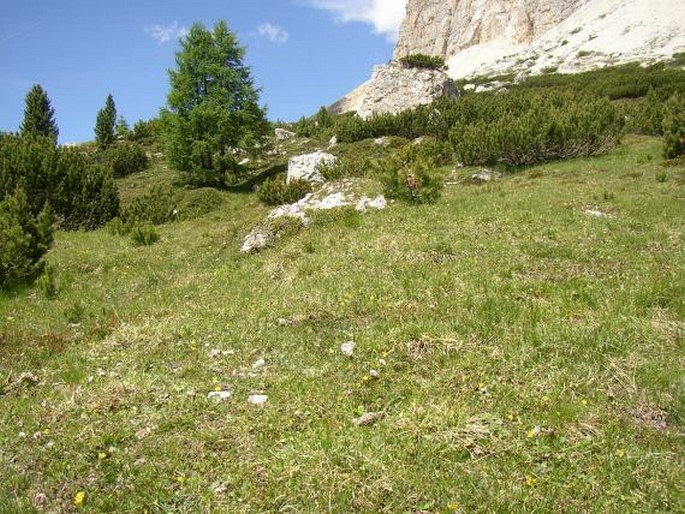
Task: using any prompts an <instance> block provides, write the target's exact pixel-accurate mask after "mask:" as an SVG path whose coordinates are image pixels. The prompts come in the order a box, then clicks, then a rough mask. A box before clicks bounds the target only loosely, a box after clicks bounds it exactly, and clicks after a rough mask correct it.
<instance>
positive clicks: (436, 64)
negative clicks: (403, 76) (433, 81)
mask: <svg viewBox="0 0 685 514" xmlns="http://www.w3.org/2000/svg"><path fill="white" fill-rule="evenodd" d="M400 63H401V64H403V65H404V66H407V67H408V68H424V69H430V70H445V69H447V65H446V64H445V59H443V58H442V57H440V56H437V55H426V54H411V55H406V56H404V57H401V58H400Z"/></svg>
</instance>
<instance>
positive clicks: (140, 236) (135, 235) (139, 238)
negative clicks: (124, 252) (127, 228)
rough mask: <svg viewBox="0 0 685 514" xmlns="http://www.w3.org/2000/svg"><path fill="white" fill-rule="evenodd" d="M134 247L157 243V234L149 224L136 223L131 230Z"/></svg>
mask: <svg viewBox="0 0 685 514" xmlns="http://www.w3.org/2000/svg"><path fill="white" fill-rule="evenodd" d="M131 241H132V242H133V244H134V246H150V245H153V244H155V243H156V242H157V241H159V233H158V232H157V230H155V227H154V225H152V224H151V223H139V224H138V223H137V224H135V225H133V227H132V228H131Z"/></svg>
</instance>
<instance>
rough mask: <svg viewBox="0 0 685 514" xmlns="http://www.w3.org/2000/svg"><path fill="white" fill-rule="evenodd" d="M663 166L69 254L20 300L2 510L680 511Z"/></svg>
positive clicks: (215, 214) (598, 167)
mask: <svg viewBox="0 0 685 514" xmlns="http://www.w3.org/2000/svg"><path fill="white" fill-rule="evenodd" d="M660 155H661V148H660V142H659V141H658V140H656V139H652V138H631V139H629V140H628V141H627V142H626V143H625V144H624V145H623V146H621V147H620V148H618V149H617V150H615V151H613V152H611V153H609V154H607V155H605V156H601V157H594V158H587V159H580V160H574V161H567V162H557V163H550V164H547V165H544V166H537V167H534V168H530V169H527V170H525V171H522V172H519V173H516V174H511V175H506V176H505V178H504V179H502V180H501V181H498V182H496V183H494V184H488V185H484V186H476V185H471V184H470V183H469V181H468V180H467V177H468V176H469V175H470V174H471V173H472V172H473V170H470V169H463V170H457V171H456V172H454V174H453V176H452V178H451V179H450V182H455V183H456V184H455V185H450V186H447V188H446V189H445V191H444V194H443V197H442V199H441V200H440V201H439V202H438V203H437V204H435V205H428V206H418V207H412V206H406V205H404V204H400V203H397V204H393V205H391V206H390V208H388V209H386V210H385V211H382V212H377V213H369V214H365V215H363V216H359V215H354V216H340V217H336V216H327V217H325V218H326V220H327V221H325V222H321V223H315V224H314V225H313V226H312V227H310V228H309V229H306V230H302V231H299V232H297V233H295V234H293V235H291V236H290V237H287V238H284V239H283V240H281V241H280V242H278V243H277V244H276V245H275V247H273V248H270V249H268V250H266V251H264V252H262V253H260V254H257V255H253V256H244V255H240V254H239V252H238V248H239V246H240V242H241V239H242V237H243V236H244V235H245V234H246V233H247V232H248V231H249V230H250V228H251V227H252V226H253V225H254V224H256V223H257V222H259V221H260V220H262V219H263V218H264V216H265V214H266V212H267V208H266V207H264V206H262V205H260V203H259V202H258V201H257V200H256V195H238V194H231V193H222V195H224V197H225V198H224V201H223V202H222V203H221V205H220V206H219V207H218V208H217V209H216V210H214V211H212V212H211V213H209V214H207V215H205V216H203V217H200V218H197V219H194V220H190V221H179V222H174V223H169V224H166V225H162V226H159V227H157V231H158V232H159V233H160V235H161V240H160V241H159V242H157V243H156V244H154V245H152V246H149V247H134V246H133V245H132V244H131V242H130V241H129V239H128V238H126V237H121V236H115V235H112V234H110V233H109V232H108V231H107V230H99V231H95V232H87V233H84V232H76V233H59V234H58V235H57V240H56V244H55V246H54V248H53V249H52V250H50V252H49V254H48V256H47V260H48V262H49V263H50V264H51V266H52V268H53V276H54V281H55V285H56V288H57V292H56V294H55V295H53V296H54V297H53V298H50V295H48V294H46V293H44V289H42V288H41V287H40V286H39V285H38V284H36V285H34V286H30V287H26V288H24V289H21V290H18V291H14V292H11V293H4V294H3V295H2V296H0V320H1V321H0V390H1V391H2V392H0V477H2V480H0V512H31V511H32V509H33V504H34V499H35V497H36V495H37V494H39V493H42V494H45V495H46V496H47V504H46V505H47V510H49V511H55V512H57V511H58V512H70V511H82V512H107V511H110V512H145V511H147V512H188V513H191V512H192V513H194V512H246V513H247V512H278V511H285V512H288V511H290V512H392V513H395V512H422V511H426V512H441V513H443V512H444V513H446V512H455V511H456V512H493V511H501V512H532V511H538V512H626V511H630V512H665V511H673V512H679V511H680V512H682V511H683V510H685V499H684V497H683V482H682V476H683V472H684V471H685V470H684V469H683V468H684V463H685V462H684V460H685V459H684V455H683V437H682V433H683V423H684V421H685V402H684V398H685V382H684V380H683V373H682V369H683V337H684V334H685V266H684V264H685V240H684V239H685V189H684V188H685V165H683V163H676V164H675V165H672V166H668V167H664V166H662V164H663V161H662V159H661V156H660ZM146 173H148V174H151V175H154V177H155V180H153V182H156V183H163V182H164V181H167V182H171V181H172V180H173V174H172V173H171V172H170V171H169V170H164V168H163V167H162V166H159V167H156V168H154V170H152V171H151V172H146ZM664 174H665V175H664ZM662 176H664V177H665V178H664V179H663V180H662V179H661V178H657V177H662ZM120 188H121V190H122V191H123V192H125V195H124V196H125V198H130V197H134V196H136V195H137V194H139V193H140V191H141V189H144V188H145V182H144V181H143V180H142V177H141V176H133V177H128V178H126V179H124V180H123V181H122V182H121V183H120ZM588 209H594V210H599V211H601V212H604V213H606V214H608V216H607V217H604V218H596V217H592V216H589V215H588V214H586V212H585V211H586V210H588ZM279 318H286V319H288V320H290V321H291V322H292V324H290V325H287V326H282V325H281V324H279V322H278V320H279ZM348 340H354V341H355V342H356V343H357V346H356V350H355V354H354V356H353V357H352V358H348V357H345V356H343V355H342V354H341V353H340V350H339V347H340V345H341V344H342V343H343V342H345V341H348ZM213 350H221V351H224V352H227V353H226V354H224V355H220V356H218V357H217V356H213V353H212V351H213ZM229 350H230V351H231V352H232V353H231V352H229ZM259 358H264V359H265V360H266V367H264V368H262V369H261V370H257V371H254V370H253V369H252V363H254V362H255V361H256V360H257V359H259ZM380 359H382V360H383V361H384V362H385V364H382V363H381V362H380ZM371 369H375V370H377V371H378V372H379V374H380V378H378V379H371V378H369V371H370V370H371ZM27 371H30V372H32V373H34V374H35V375H36V377H37V378H38V379H39V383H38V384H37V385H34V386H31V385H29V384H17V382H16V381H17V379H18V377H19V375H20V374H21V373H22V372H27ZM217 388H223V389H229V390H231V391H232V392H233V397H232V399H230V400H229V401H227V402H223V403H214V402H212V401H209V400H207V394H208V392H210V391H213V390H215V389H217ZM253 393H265V394H268V396H269V400H268V402H267V404H266V405H265V406H263V407H256V406H252V405H249V404H248V403H247V401H246V400H247V397H248V395H250V394H253ZM377 411H383V412H384V413H385V417H384V418H383V419H382V420H380V421H378V422H377V423H375V424H373V425H370V426H363V427H355V426H354V425H353V424H352V419H353V418H356V417H358V416H359V415H360V413H361V412H377ZM536 427H538V428H537V429H536ZM38 432H40V434H41V436H40V438H36V439H34V437H33V436H34V434H36V433H38ZM20 433H23V434H24V435H25V437H21V436H20ZM80 491H82V492H84V493H85V497H84V501H83V503H82V504H81V505H80V506H76V505H75V503H74V498H75V495H76V494H77V493H78V492H80Z"/></svg>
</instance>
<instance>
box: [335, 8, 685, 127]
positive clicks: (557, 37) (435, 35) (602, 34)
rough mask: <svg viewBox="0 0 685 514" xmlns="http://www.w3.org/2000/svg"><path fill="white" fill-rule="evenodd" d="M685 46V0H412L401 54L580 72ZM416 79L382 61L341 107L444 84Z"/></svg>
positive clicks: (417, 99) (462, 65) (408, 100)
mask: <svg viewBox="0 0 685 514" xmlns="http://www.w3.org/2000/svg"><path fill="white" fill-rule="evenodd" d="M397 1H402V0H397ZM684 51H685V0H407V15H406V17H405V19H404V22H403V23H402V26H401V27H400V33H399V40H398V42H397V46H396V48H395V53H394V58H395V59H398V58H400V57H403V56H406V55H409V54H415V53H421V54H428V55H435V56H440V57H443V58H444V59H445V61H446V62H447V64H448V66H449V69H448V74H449V76H450V77H451V78H453V79H457V78H468V77H473V76H476V75H485V76H493V75H499V74H502V73H511V72H514V73H518V74H524V75H525V74H529V73H540V72H543V71H548V70H557V71H559V72H562V73H572V72H578V71H585V70H590V69H594V68H599V67H603V66H608V65H614V64H621V63H625V62H631V61H640V62H643V63H651V62H654V61H659V60H663V59H666V58H670V57H671V56H672V55H673V54H675V53H679V52H684ZM443 79H444V77H443V78H441V79H440V80H443ZM412 80H414V78H412V76H411V75H409V74H407V73H405V72H402V71H401V69H400V68H398V67H397V66H396V65H394V64H390V65H387V66H384V67H380V68H377V70H376V71H375V72H374V77H373V78H372V79H371V80H369V81H368V82H366V83H365V84H363V85H362V86H360V87H359V88H357V89H356V90H355V91H353V92H352V93H350V94H349V95H347V96H346V97H345V98H343V99H342V100H340V101H339V102H337V103H336V104H334V106H333V110H335V111H336V112H344V111H348V110H356V111H358V112H360V113H364V115H367V116H368V115H369V113H370V112H396V111H397V110H401V109H404V108H408V107H413V106H414V105H417V104H420V103H427V102H429V101H430V99H431V98H432V97H434V96H435V95H436V94H439V91H440V90H441V87H442V86H440V85H435V87H434V85H433V83H431V82H430V81H426V82H423V78H421V82H423V84H424V85H426V86H429V87H426V88H422V87H419V85H417V87H414V85H413V84H412ZM432 80H437V77H434V78H433V79H432ZM442 84H443V85H444V82H443V83H442ZM424 92H425V94H424Z"/></svg>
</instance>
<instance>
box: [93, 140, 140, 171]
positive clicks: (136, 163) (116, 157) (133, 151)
mask: <svg viewBox="0 0 685 514" xmlns="http://www.w3.org/2000/svg"><path fill="white" fill-rule="evenodd" d="M98 160H99V161H100V162H101V163H102V164H103V165H104V166H106V167H108V168H109V169H111V170H112V173H113V174H114V176H115V177H125V176H126V175H130V174H131V173H136V172H139V171H144V170H146V169H147V168H148V167H149V166H150V159H149V158H148V156H147V154H146V152H145V149H144V148H143V147H142V146H140V145H139V144H138V143H132V142H129V141H119V142H117V143H114V144H113V145H111V146H110V147H109V148H107V149H106V150H104V151H103V152H102V153H101V155H100V157H99V159H98Z"/></svg>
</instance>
